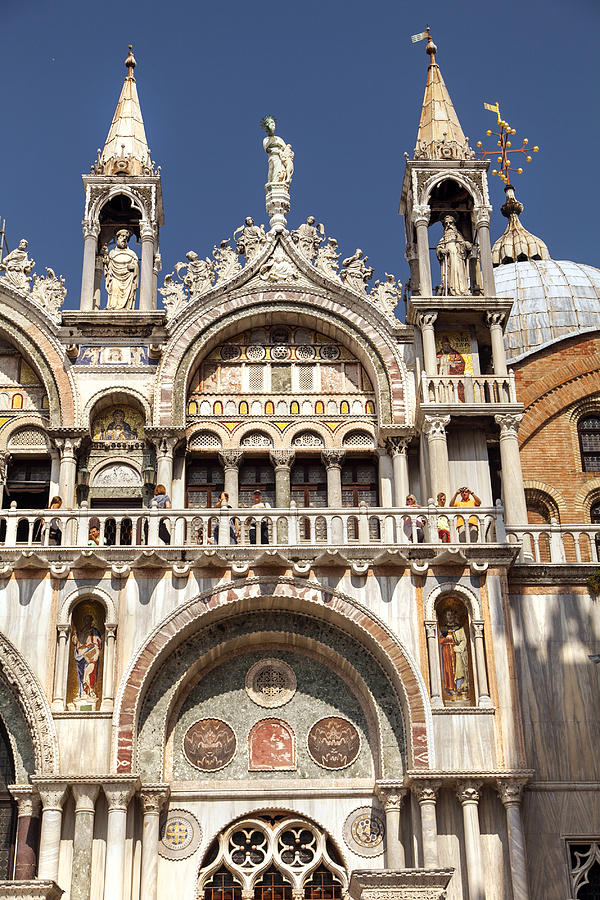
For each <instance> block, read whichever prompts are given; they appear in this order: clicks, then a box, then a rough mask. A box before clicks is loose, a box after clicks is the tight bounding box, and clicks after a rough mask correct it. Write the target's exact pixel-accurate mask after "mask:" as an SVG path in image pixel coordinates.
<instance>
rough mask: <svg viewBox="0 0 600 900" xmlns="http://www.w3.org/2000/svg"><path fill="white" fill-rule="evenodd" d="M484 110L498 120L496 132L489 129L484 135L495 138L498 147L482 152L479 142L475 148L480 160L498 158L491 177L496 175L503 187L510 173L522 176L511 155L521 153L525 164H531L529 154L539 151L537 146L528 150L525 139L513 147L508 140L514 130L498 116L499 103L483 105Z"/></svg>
mask: <svg viewBox="0 0 600 900" xmlns="http://www.w3.org/2000/svg"><path fill="white" fill-rule="evenodd" d="M483 106H484V109H487V110H489V111H490V112H495V113H496V116H497V118H498V131H492V129H491V128H488V130H487V131H486V135H487V136H488V137H491V136H492V135H494V137H497V138H498V140H497V141H496V145H497V146H498V148H499V149H498V150H482V149H481V148H482V146H483V145H482V143H481V141H477V146H478V148H479V154H480V156H481V157H482V159H485V157H486V156H496V155H497V157H498V160H497V161H498V168H497V169H492V175H497V176H498V178H499V179H500V180H501V181H503V182H504V184H505V185H508V184H510V173H511V172H515V173H516V174H517V175H522V174H523V169H522V168H521V167H520V166H519V167H516V166H513V165H512V160H511V155H510V154H511V153H522V154H523V155H524V156H525V160H526V162H531V160H532V159H533V157H532V156H530V155H529V154H530V152H533V153H537V152H538V150H539V149H540V148H539V147H538V146H537V145H536V146H535V147H532V148H531V151H530V149H529V146H528V145H529V141H528V140H527V138H523V143H522V145H521V146H520V147H513V146H512V141H511V140H510V138H511V137H512V136H513V134H516V133H517V132H516V129H515V128H511V126H510V125H509V124H508V122H507V121H506V120H505V119H503V118H502V117H501V116H500V102H499V101H498V100H497V101H496V103H484V104H483Z"/></svg>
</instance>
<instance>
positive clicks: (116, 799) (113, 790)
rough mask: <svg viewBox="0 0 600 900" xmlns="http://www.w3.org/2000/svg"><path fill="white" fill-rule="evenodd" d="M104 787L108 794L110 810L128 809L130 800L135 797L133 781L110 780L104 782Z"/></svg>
mask: <svg viewBox="0 0 600 900" xmlns="http://www.w3.org/2000/svg"><path fill="white" fill-rule="evenodd" d="M102 787H103V790H104V793H105V795H106V800H107V802H108V809H109V811H110V810H111V809H121V810H127V807H128V806H129V801H130V800H131V798H132V797H133V791H134V787H135V785H134V783H133V782H116V783H114V782H109V783H107V784H103V785H102Z"/></svg>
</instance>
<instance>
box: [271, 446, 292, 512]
mask: <svg viewBox="0 0 600 900" xmlns="http://www.w3.org/2000/svg"><path fill="white" fill-rule="evenodd" d="M269 456H270V458H271V462H272V463H273V465H274V467H275V506H277V507H279V508H281V509H289V507H290V499H291V490H290V471H291V468H292V464H293V462H294V459H295V457H296V453H295V451H294V450H271V452H270V454H269Z"/></svg>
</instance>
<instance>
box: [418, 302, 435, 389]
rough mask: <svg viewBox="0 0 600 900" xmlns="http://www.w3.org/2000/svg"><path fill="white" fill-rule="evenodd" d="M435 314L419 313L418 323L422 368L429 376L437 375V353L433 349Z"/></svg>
mask: <svg viewBox="0 0 600 900" xmlns="http://www.w3.org/2000/svg"><path fill="white" fill-rule="evenodd" d="M436 321H437V313H435V312H424V313H419V318H418V323H419V329H420V331H421V337H422V339H423V368H424V369H425V374H426V375H429V376H433V375H437V351H436V349H435V328H434V325H435V323H436Z"/></svg>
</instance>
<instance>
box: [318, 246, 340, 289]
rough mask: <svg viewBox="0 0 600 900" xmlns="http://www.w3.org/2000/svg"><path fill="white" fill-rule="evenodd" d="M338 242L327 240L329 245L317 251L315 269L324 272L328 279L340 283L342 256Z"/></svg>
mask: <svg viewBox="0 0 600 900" xmlns="http://www.w3.org/2000/svg"><path fill="white" fill-rule="evenodd" d="M337 245H338V242H337V241H336V239H335V238H327V243H326V244H324V245H323V246H322V247H319V249H318V250H317V258H316V260H315V268H316V269H318V270H319V272H323V274H324V275H327V277H328V278H333V279H334V281H339V280H340V276H339V275H338V259H339V258H340V256H341V255H342V254H341V253H338V252H337Z"/></svg>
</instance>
